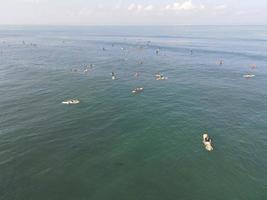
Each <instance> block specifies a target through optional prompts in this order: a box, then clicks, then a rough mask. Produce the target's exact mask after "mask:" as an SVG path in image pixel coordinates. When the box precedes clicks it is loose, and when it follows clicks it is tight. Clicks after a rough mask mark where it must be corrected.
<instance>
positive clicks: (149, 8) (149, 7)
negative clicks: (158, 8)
mask: <svg viewBox="0 0 267 200" xmlns="http://www.w3.org/2000/svg"><path fill="white" fill-rule="evenodd" d="M153 8H154V6H152V5H148V6H146V7H145V8H144V10H146V11H150V10H153Z"/></svg>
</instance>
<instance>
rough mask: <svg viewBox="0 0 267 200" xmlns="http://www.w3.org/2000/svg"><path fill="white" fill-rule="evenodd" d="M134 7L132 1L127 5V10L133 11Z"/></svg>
mask: <svg viewBox="0 0 267 200" xmlns="http://www.w3.org/2000/svg"><path fill="white" fill-rule="evenodd" d="M135 9H136V5H135V4H134V3H132V4H130V5H129V6H128V10H129V11H133V10H135Z"/></svg>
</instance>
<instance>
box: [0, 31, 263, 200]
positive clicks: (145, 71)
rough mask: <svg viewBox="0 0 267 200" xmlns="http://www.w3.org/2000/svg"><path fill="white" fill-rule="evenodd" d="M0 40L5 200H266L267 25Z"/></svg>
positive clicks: (5, 34)
mask: <svg viewBox="0 0 267 200" xmlns="http://www.w3.org/2000/svg"><path fill="white" fill-rule="evenodd" d="M23 41H24V42H25V44H23ZM147 41H151V43H150V45H146V44H147ZM0 42H1V43H0V94H1V98H0V111H1V112H0V199H1V200H2V199H3V200H24V199H25V200H36V199H38V200H61V199H62V200H68V199H70V200H177V199H183V200H192V199H198V200H202V199H205V200H206V199H216V200H225V199H229V200H243V199H244V200H250V199H253V200H263V199H267V145H266V144H267V121H266V120H267V68H266V67H267V27H266V26H239V27H216V26H181V27H6V26H2V27H0ZM31 43H33V44H37V46H34V45H30V44H31ZM112 44H114V45H113V46H112ZM103 47H104V48H106V51H102V48H103ZM140 47H142V48H140ZM121 48H124V50H122V49H121ZM158 48H159V49H160V53H159V55H156V53H155V51H156V49H158ZM190 50H193V54H192V55H190ZM220 59H223V60H224V64H223V65H219V64H218V61H219V60H220ZM140 61H143V64H140ZM85 64H94V67H93V69H92V70H90V72H89V73H87V74H85V73H83V67H82V66H83V65H85ZM251 64H256V65H257V67H256V69H251V68H250V65H251ZM74 68H76V69H78V72H72V71H71V69H74ZM112 71H114V72H115V73H116V74H117V76H118V78H119V79H118V80H115V81H114V80H111V76H110V73H111V72H112ZM157 71H160V72H161V73H163V74H164V75H165V76H167V77H168V78H169V79H168V80H165V81H156V80H155V79H154V74H155V73H156V72H157ZM135 72H139V73H140V76H139V77H138V78H136V77H134V73H135ZM248 72H251V73H253V74H255V75H256V76H255V77H254V78H252V79H249V80H248V79H245V78H243V75H244V74H246V73H248ZM136 87H144V92H143V93H140V94H138V95H132V93H131V91H132V89H134V88H136ZM68 98H78V99H79V100H80V104H78V105H73V106H67V105H63V104H61V102H62V101H63V100H65V99H68ZM206 130H207V131H208V132H209V134H210V136H211V137H212V139H213V143H214V151H213V152H207V151H205V150H204V148H203V146H202V141H201V139H202V138H201V137H202V133H203V131H206Z"/></svg>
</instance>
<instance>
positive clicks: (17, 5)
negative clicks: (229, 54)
mask: <svg viewBox="0 0 267 200" xmlns="http://www.w3.org/2000/svg"><path fill="white" fill-rule="evenodd" d="M0 24H2V25H266V24H267V0H0Z"/></svg>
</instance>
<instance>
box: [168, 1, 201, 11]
mask: <svg viewBox="0 0 267 200" xmlns="http://www.w3.org/2000/svg"><path fill="white" fill-rule="evenodd" d="M202 9H205V6H204V5H202V4H198V5H197V4H193V3H192V1H191V0H188V1H185V2H183V3H179V2H176V3H173V4H172V5H169V4H168V5H166V6H165V10H174V11H181V10H184V11H191V10H202Z"/></svg>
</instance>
